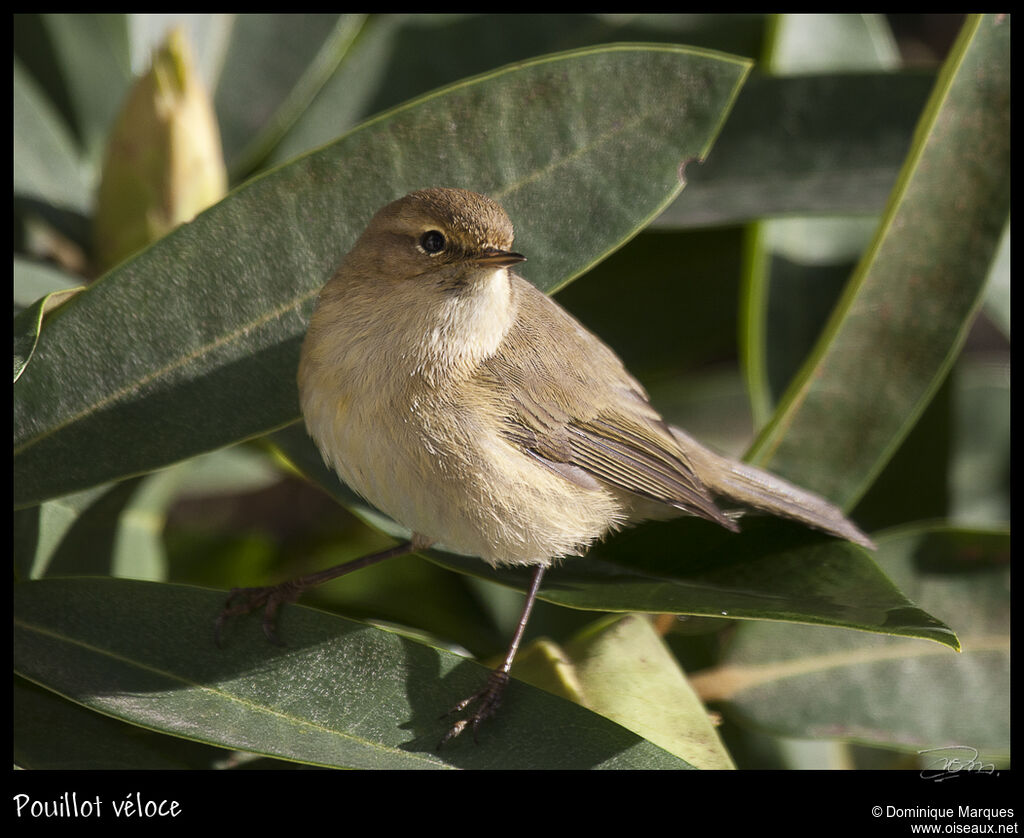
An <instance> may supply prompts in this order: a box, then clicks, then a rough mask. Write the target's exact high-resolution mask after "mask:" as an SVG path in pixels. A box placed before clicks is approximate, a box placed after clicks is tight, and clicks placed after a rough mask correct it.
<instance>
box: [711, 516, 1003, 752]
mask: <svg viewBox="0 0 1024 838" xmlns="http://www.w3.org/2000/svg"><path fill="white" fill-rule="evenodd" d="M1009 559H1010V539H1009V535H1008V533H1005V532H1002V533H999V532H971V531H966V530H963V531H958V530H951V529H946V528H934V529H928V528H907V529H904V530H901V531H894V532H892V533H891V534H889V535H888V536H884V537H882V538H880V539H879V560H880V562H881V563H882V564H883V566H884V567H885V569H886V571H887V572H889V573H890V574H891V575H892V577H893V578H894V580H895V581H896V582H897V583H898V584H899V585H900V587H901V588H902V589H903V590H905V591H907V593H908V594H910V595H911V596H913V597H914V599H915V600H916V601H917V602H918V603H920V604H921V605H922V606H923V607H926V608H928V609H929V610H931V611H934V612H935V613H936V614H940V615H942V616H943V617H945V618H946V619H948V620H949V621H950V622H952V623H954V624H955V625H956V626H957V628H958V630H959V632H960V638H961V641H962V643H963V652H962V654H959V655H956V654H953V653H951V652H949V651H947V650H943V649H940V648H939V647H937V646H935V645H934V644H927V643H914V642H912V641H907V640H904V639H901V638H895V637H891V638H882V637H871V636H868V635H864V634H858V633H852V632H841V631H835V630H832V631H830V630H810V629H807V628H804V627H802V626H792V625H790V626H784V625H772V624H768V623H763V624H758V625H744V626H742V627H740V629H739V630H738V631H737V633H736V636H735V638H734V641H733V643H732V644H731V645H730V648H729V651H728V653H727V655H726V657H725V661H724V663H723V664H722V666H721V668H719V669H717V670H711V671H708V672H707V673H703V674H702V675H700V676H698V679H697V686H698V690H699V691H700V692H701V694H702V696H703V697H704V698H705V700H721V701H725V702H727V706H728V707H729V709H730V710H732V711H734V712H736V713H738V714H740V715H742V717H743V718H745V719H746V720H748V721H753V722H755V723H757V724H759V725H763V726H766V727H769V728H771V729H772V730H774V731H775V732H777V733H781V734H783V735H786V736H793V737H798V738H801V739H805V738H819V737H829V738H838V739H844V740H853V741H859V742H870V743H876V744H880V745H885V746H890V747H891V746H898V747H902V748H906V749H908V750H911V751H915V752H919V751H921V750H923V749H926V748H939V747H944V746H950V745H958V746H961V747H963V748H965V749H969V748H977V749H978V750H979V751H981V752H982V754H988V755H989V756H992V755H998V754H1005V753H1008V752H1009V726H1010V704H1009V696H1010V676H1009V648H1010V637H1009V606H1010V600H1009V588H1008V584H1007V583H1008V573H1009V571H1008V567H1009ZM965 761H966V759H965Z"/></svg>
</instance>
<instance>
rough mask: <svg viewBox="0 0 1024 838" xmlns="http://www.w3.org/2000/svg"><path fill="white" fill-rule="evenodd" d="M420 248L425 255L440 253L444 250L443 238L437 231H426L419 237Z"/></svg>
mask: <svg viewBox="0 0 1024 838" xmlns="http://www.w3.org/2000/svg"><path fill="white" fill-rule="evenodd" d="M420 247H422V248H423V250H424V252H425V253H440V252H441V251H442V250H444V236H443V235H442V234H441V232H440V231H438V230H427V232H425V233H424V234H423V235H422V236H420Z"/></svg>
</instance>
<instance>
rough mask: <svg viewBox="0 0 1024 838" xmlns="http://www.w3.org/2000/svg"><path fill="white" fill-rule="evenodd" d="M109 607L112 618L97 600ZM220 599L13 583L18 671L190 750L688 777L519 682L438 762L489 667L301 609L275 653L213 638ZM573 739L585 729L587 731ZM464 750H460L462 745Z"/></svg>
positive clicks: (254, 626)
mask: <svg viewBox="0 0 1024 838" xmlns="http://www.w3.org/2000/svg"><path fill="white" fill-rule="evenodd" d="M111 601H116V602H117V603H118V607H117V608H111V607H110V606H109V603H110V602H111ZM222 603H223V596H222V595H221V594H218V593H214V592H212V591H201V590H198V589H194V588H185V587H180V586H171V585H152V584H146V583H140V582H128V581H125V580H113V579H106V580H103V579H78V580H54V581H41V582H27V583H23V584H21V585H19V586H18V587H17V596H16V605H15V625H16V628H15V669H16V671H17V672H18V674H20V675H22V676H23V677H25V678H27V679H28V680H30V681H33V682H34V683H37V684H40V685H42V686H45V687H47V688H48V689H50V690H53V691H54V692H57V693H59V694H61V695H63V696H65V697H67V698H70V699H72V700H74V701H76V702H78V703H80V704H83V705H85V706H87V707H90V708H92V709H94V710H96V711H98V712H101V713H103V714H105V715H109V716H113V717H115V718H119V719H122V720H125V721H130V722H132V723H133V724H136V725H139V726H141V727H144V728H148V729H151V730H158V731H162V732H165V733H170V734H173V735H176V736H181V737H184V738H187V739H191V740H193V741H198V742H207V743H210V744H216V745H219V746H221V747H230V748H239V749H242V750H246V751H250V752H255V753H261V754H267V755H272V756H276V757H279V758H283V759H288V760H294V761H300V762H305V763H309V764H312V765H324V766H337V767H351V768H402V769H422V768H435V769H436V768H457V767H463V768H488V767H490V768H498V767H500V768H505V769H509V768H685V767H687V766H686V764H685V763H683V762H682V761H681V760H678V759H676V758H674V757H672V756H671V755H669V754H667V753H665V752H664V751H662V750H661V749H659V748H657V747H655V746H654V745H651V744H650V743H649V742H645V741H644V740H643V739H641V738H639V737H638V736H636V735H635V734H632V733H629V732H628V731H626V730H624V729H623V728H621V727H618V726H617V725H615V724H613V723H611V722H609V721H607V720H605V719H603V718H602V717H600V716H598V715H596V714H593V713H590V712H589V711H587V710H584V709H583V708H581V707H579V706H577V705H575V704H573V703H572V702H568V701H565V700H563V699H559V698H556V697H554V696H552V695H550V694H548V693H546V692H544V691H542V690H537V689H535V688H533V687H529V686H527V685H525V684H522V683H519V682H513V683H512V684H511V686H510V687H509V690H508V693H507V694H506V697H505V700H504V702H503V706H502V712H501V714H500V715H498V716H497V717H495V718H494V719H491V720H490V722H489V724H487V726H486V727H484V728H482V729H481V730H480V733H479V739H480V745H479V746H476V745H474V744H473V742H472V741H470V740H471V737H469V736H466V737H463V738H462V739H459V740H455V741H453V742H451V743H449V744H448V745H447V746H446V747H445V748H444V749H442V750H441V751H437V750H436V746H437V743H438V740H439V739H440V737H441V736H442V735H443V733H444V732H445V729H446V722H445V721H439V719H438V716H439V715H440V714H443V713H444V711H445V710H446V709H448V708H449V707H450V706H451V705H452V704H454V703H455V702H456V701H457V700H458V699H459V698H462V697H464V696H468V695H470V694H472V693H473V692H475V691H476V690H477V689H479V687H480V684H481V683H482V682H483V680H484V679H485V678H486V675H487V671H486V670H485V669H484V668H483V667H481V666H479V665H478V664H474V663H472V662H470V661H467V660H465V659H462V658H458V657H456V656H455V655H452V654H450V653H447V652H443V651H441V650H439V649H435V648H432V647H430V646H426V645H423V644H421V643H418V642H414V641H412V640H410V639H408V638H405V637H402V636H399V635H397V634H395V633H393V632H390V631H385V630H382V629H377V628H372V627H370V626H367V625H361V624H358V623H353V622H351V621H348V620H343V619H341V618H338V617H331V616H329V615H326V614H324V613H322V612H316V611H312V610H310V609H307V608H301V607H294V608H287V609H285V612H284V613H283V614H282V625H281V629H282V632H283V633H284V634H285V636H287V638H288V642H289V645H288V647H286V648H281V647H275V646H273V645H271V644H268V643H267V642H266V639H265V638H264V637H263V634H262V632H261V631H260V629H259V625H258V621H257V620H255V619H250V620H238V621H235V622H234V623H232V624H231V625H229V627H228V630H227V631H226V633H225V637H224V648H217V647H216V646H215V645H214V643H213V638H212V630H211V629H212V620H213V618H214V617H215V616H216V614H217V613H218V612H219V610H220V607H221V605H222ZM584 732H585V733H584ZM463 740H465V741H463Z"/></svg>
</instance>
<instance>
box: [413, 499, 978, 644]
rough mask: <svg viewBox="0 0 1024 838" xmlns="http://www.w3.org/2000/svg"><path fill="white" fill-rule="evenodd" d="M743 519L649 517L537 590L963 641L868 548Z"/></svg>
mask: <svg viewBox="0 0 1024 838" xmlns="http://www.w3.org/2000/svg"><path fill="white" fill-rule="evenodd" d="M742 527H743V532H742V533H740V534H739V535H736V534H733V533H729V532H726V531H725V530H723V529H721V528H719V527H716V526H715V525H713V524H710V523H708V522H705V521H698V520H694V519H688V520H678V521H672V522H667V523H651V522H648V523H647V524H644V525H643V526H642V527H638V528H637V529H634V530H628V531H626V532H624V533H621V534H619V535H617V536H615V537H614V538H612V539H610V540H609V541H608V542H607V543H605V544H602V545H598V546H597V547H594V548H593V549H592V550H591V551H590V554H589V555H588V556H586V557H585V558H582V559H570V560H567V561H566V562H565V563H564V564H563V565H562V566H560V567H556V568H554V569H552V570H550V571H548V574H547V575H546V576H545V577H544V584H543V586H542V588H541V592H540V597H541V598H542V599H545V600H547V601H549V602H555V603H558V604H559V605H565V606H568V607H570V608H585V609H590V610H595V611H646V612H660V613H668V614H700V615H706V616H713V617H730V618H739V619H756V620H779V621H785V622H799V623H814V624H818V625H830V626H843V627H845V628H855V629H860V630H863V631H871V632H879V633H882V634H894V635H904V636H907V637H920V638H927V639H930V640H935V641H937V642H938V643H942V644H945V645H947V646H951V647H953V648H954V649H955V648H958V641H957V637H956V635H955V634H954V633H953V631H952V630H951V629H950V628H949V627H948V626H947V625H946V624H945V623H944V622H942V621H941V620H938V619H936V618H935V617H933V616H932V615H930V614H928V613H927V612H926V611H924V610H922V609H921V608H919V607H917V605H915V604H914V603H913V602H911V601H910V600H908V599H907V598H906V596H905V595H904V594H903V593H901V592H900V590H899V589H898V588H897V587H896V586H895V585H893V583H892V582H891V581H890V580H889V579H888V578H887V577H886V576H885V575H884V574H883V573H882V572H881V571H880V570H879V568H878V565H876V564H875V563H874V561H872V559H871V558H870V557H869V556H868V554H867V552H866V551H864V550H863V549H862V548H860V547H857V546H855V545H852V544H848V543H846V542H843V541H838V540H835V539H827V538H825V537H824V536H821V535H819V534H816V533H813V532H810V531H808V530H806V529H803V528H801V527H798V526H797V525H794V524H790V523H788V522H784V521H779V520H772V519H750V520H744V521H743V522H742ZM430 556H431V557H432V558H433V559H434V560H435V561H437V562H439V563H440V564H442V565H444V566H446V567H451V568H453V569H457V570H461V571H462V572H465V573H472V574H474V575H478V576H482V577H484V578H487V579H493V580H495V581H498V582H502V583H503V584H508V585H512V586H515V587H518V588H521V589H525V588H526V587H528V584H529V579H528V573H527V572H525V571H513V570H503V571H496V570H491V569H490V568H489V567H488V566H487V565H486V564H484V563H483V562H481V561H480V560H479V559H471V558H465V557H461V556H454V555H450V554H443V553H439V552H437V551H431V552H430Z"/></svg>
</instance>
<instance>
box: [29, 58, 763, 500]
mask: <svg viewBox="0 0 1024 838" xmlns="http://www.w3.org/2000/svg"><path fill="white" fill-rule="evenodd" d="M746 70H747V64H746V62H744V61H741V60H739V59H735V58H731V57H728V56H717V55H713V54H709V53H703V52H700V51H695V50H691V49H685V48H680V47H651V46H617V47H607V48H594V49H589V50H581V51H579V52H575V53H567V54H562V55H557V56H548V57H544V58H540V59H537V60H535V61H532V62H525V63H523V64H520V65H516V66H514V67H511V68H506V69H504V70H498V71H495V72H493V73H490V74H488V75H486V76H483V77H481V78H478V79H475V80H471V81H467V82H464V83H461V84H458V85H455V86H453V87H452V88H450V89H448V90H446V91H441V92H439V93H436V94H433V95H431V96H428V97H425V98H424V99H422V100H419V101H418V102H414V103H411V104H410V105H407V106H404V107H402V108H399V109H397V110H396V111H393V112H391V113H390V114H386V115H383V116H381V117H379V118H377V119H375V120H372V121H370V122H369V123H367V124H365V125H364V126H363V127H362V128H360V129H358V130H356V131H353V132H352V133H350V134H348V135H347V136H345V137H343V138H342V139H340V140H339V141H338V142H336V143H334V144H333V145H331V146H328V147H327V148H325V149H323V150H321V151H319V152H315V153H313V154H311V155H309V156H307V157H305V158H303V159H301V160H299V161H297V162H296V163H294V164H292V165H289V166H286V167H284V168H281V169H279V170H276V171H274V172H273V173H271V174H269V175H267V176H265V177H262V178H259V179H256V180H254V181H252V182H250V183H248V184H247V185H245V186H243V187H242V188H241V189H239V190H237V191H236V192H234V193H233V194H232V195H230V196H228V198H226V199H225V200H224V201H222V202H221V203H219V204H218V205H216V206H215V207H213V208H211V209H210V210H208V211H207V212H205V213H203V214H202V215H200V216H199V217H198V218H197V219H196V220H195V221H194V222H192V223H191V224H188V225H185V226H183V227H181V228H179V229H178V230H176V231H175V232H173V233H171V234H170V235H169V236H167V237H166V238H165V239H163V240H161V241H159V242H157V243H156V244H155V245H154V246H153V247H151V248H149V249H148V250H146V251H144V252H142V253H141V254H140V255H139V256H138V257H136V258H134V259H132V260H131V261H129V262H127V263H125V264H123V265H121V266H120V267H119V268H117V269H115V270H114V271H113V272H111V273H110V274H108V275H106V276H105V277H103V278H101V279H100V280H99V281H97V282H95V283H94V284H93V285H92V286H90V288H89V289H88V290H87V291H86V292H85V293H83V294H80V295H78V297H76V298H75V300H73V301H72V305H70V306H65V307H63V308H62V309H61V311H60V312H58V313H57V314H56V315H55V316H54V317H53V318H52V319H51V320H49V321H48V324H47V327H46V329H45V330H44V332H43V335H42V339H41V341H40V343H39V346H38V347H37V349H36V358H35V359H34V361H33V363H32V365H31V366H30V367H29V368H28V369H27V370H26V372H25V373H24V374H23V375H22V377H21V378H20V379H19V381H18V385H17V387H16V389H15V472H16V480H15V502H16V504H27V503H32V502H37V501H39V500H42V499H44V498H46V497H52V496H54V495H57V494H63V493H67V492H69V491H73V490H75V489H79V488H82V487H85V486H89V485H95V484H96V483H99V482H104V481H107V480H110V479H114V478H120V477H124V476H128V475H131V474H137V473H140V472H143V471H146V470H149V469H153V468H156V467H159V466H162V465H166V464H168V463H170V462H174V461H176V460H179V459H182V458H185V457H188V456H192V455H194V454H196V453H199V452H201V451H205V450H210V449H212V448H216V447H219V446H221V445H224V444H226V443H229V442H233V441H237V440H240V439H244V438H247V437H251V436H254V435H257V434H261V433H265V432H267V431H269V430H271V429H273V428H274V427H277V426H281V425H285V424H287V423H289V422H292V421H294V419H295V418H296V417H297V415H298V405H297V397H296V387H295V381H294V375H295V369H296V364H297V357H298V351H299V346H300V343H301V339H302V334H303V331H304V329H305V322H306V316H307V313H308V310H309V308H310V306H311V305H312V302H313V298H314V297H315V294H316V291H317V289H318V288H319V287H320V285H321V284H322V283H323V282H324V281H325V280H326V278H327V277H328V276H329V275H330V273H331V271H332V270H333V269H334V266H336V265H337V263H338V261H339V260H340V258H341V256H342V255H343V254H344V252H345V251H346V250H347V249H348V247H349V246H350V245H351V243H352V241H353V240H354V237H355V236H356V234H357V233H358V232H359V231H360V229H361V228H362V226H363V225H364V224H365V223H366V221H367V219H368V218H369V216H370V214H371V213H372V212H373V211H375V210H376V209H377V208H378V207H379V206H380V205H381V204H383V203H384V202H385V201H386V200H388V199H391V198H394V197H395V196H396V195H400V194H402V193H404V192H407V191H409V190H410V189H411V188H414V187H422V186H427V185H438V184H450V185H455V184H458V185H462V186H466V187H470V188H473V189H476V190H477V191H481V192H485V193H489V194H491V195H492V196H493V197H495V198H496V199H498V200H499V201H501V202H502V203H503V204H504V205H505V206H506V208H507V209H508V210H509V213H510V215H511V216H512V218H513V220H514V223H515V224H516V226H517V230H518V232H519V239H518V242H519V247H520V248H521V249H522V250H524V251H526V252H527V253H528V254H529V257H530V260H531V261H530V270H529V271H527V272H526V273H527V275H528V277H530V278H532V279H533V281H534V282H536V283H537V284H538V285H539V286H540V287H543V288H545V289H552V288H555V287H557V286H559V285H562V284H564V283H566V282H568V281H569V280H571V279H572V278H573V277H575V276H576V275H578V274H580V273H581V272H583V271H585V270H586V269H587V268H588V267H589V266H590V265H592V264H593V263H595V262H596V261H598V260H600V259H601V258H603V257H604V256H605V255H606V254H607V253H609V252H610V251H612V250H614V249H615V248H616V247H618V246H619V245H621V244H622V242H623V241H625V240H626V239H628V238H629V237H631V236H633V235H634V234H635V233H636V232H637V230H638V229H640V228H641V227H643V226H644V225H645V224H646V223H647V222H648V221H649V220H650V219H651V218H652V217H653V216H654V215H656V214H657V213H658V212H659V211H660V210H661V209H662V208H663V207H664V205H665V204H666V203H667V202H668V201H669V200H671V198H672V197H674V195H675V194H676V193H677V192H678V190H679V189H680V188H681V183H680V181H679V170H680V165H681V164H682V163H683V162H684V161H685V160H687V159H690V158H692V157H700V156H702V155H703V154H705V153H706V151H707V149H708V147H709V145H710V143H711V142H712V140H713V138H714V136H715V135H716V133H717V131H718V128H719V126H720V124H721V121H722V120H723V119H724V116H725V113H726V112H727V111H728V108H729V105H730V103H731V101H732V98H733V96H734V95H735V91H736V90H737V88H738V85H739V84H740V83H741V82H742V79H743V77H744V75H745V74H746ZM522 126H529V130H528V132H524V131H523V130H522ZM624 159H626V160H631V161H635V164H633V165H626V166H624V165H622V161H623V160H624ZM54 462H58V463H62V464H67V466H66V467H65V468H60V469H54V468H52V467H49V466H48V464H52V463H54Z"/></svg>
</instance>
